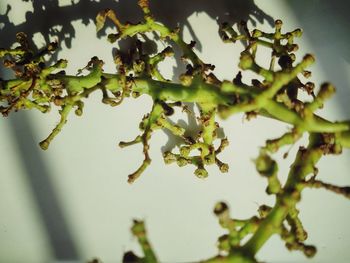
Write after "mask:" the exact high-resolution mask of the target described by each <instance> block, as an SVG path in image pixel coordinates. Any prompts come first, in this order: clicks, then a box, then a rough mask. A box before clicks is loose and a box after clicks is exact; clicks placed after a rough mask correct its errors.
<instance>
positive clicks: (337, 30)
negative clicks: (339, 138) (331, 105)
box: [286, 0, 350, 118]
mask: <svg viewBox="0 0 350 263" xmlns="http://www.w3.org/2000/svg"><path fill="white" fill-rule="evenodd" d="M286 3H287V4H288V5H289V6H290V8H291V9H292V10H293V11H294V13H295V16H296V17H297V19H298V21H299V22H300V24H301V25H302V28H303V30H304V32H306V35H307V38H308V40H309V41H310V42H311V45H312V48H313V49H314V50H315V52H316V54H317V56H316V59H317V60H319V61H321V62H320V63H318V64H319V65H320V66H321V68H323V70H324V72H325V74H326V76H325V79H329V80H330V81H331V82H333V83H335V82H336V83H335V84H336V86H337V87H338V89H337V95H336V96H337V100H338V101H339V104H340V106H341V109H342V111H343V112H342V114H343V116H342V117H344V118H347V117H348V116H349V115H350V107H349V101H350V83H349V81H348V79H349V78H348V72H347V70H346V68H344V61H346V62H347V63H348V64H349V63H350V48H349V46H350V45H349V43H350V34H349V33H348V32H349V28H350V19H349V15H350V3H349V1H346V0H341V1H336V2H331V1H322V0H309V1H302V0H297V1H286ZM316 62H317V61H316ZM329 74H331V75H332V77H331V78H330V77H328V75H329Z"/></svg>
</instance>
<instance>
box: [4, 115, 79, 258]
mask: <svg viewBox="0 0 350 263" xmlns="http://www.w3.org/2000/svg"><path fill="white" fill-rule="evenodd" d="M2 121H4V120H2ZM8 121H9V124H10V127H11V129H12V132H13V134H14V135H15V138H16V143H17V148H18V150H19V151H18V152H19V153H20V156H18V158H19V159H21V160H22V163H23V166H24V168H25V171H26V175H27V178H26V181H27V182H28V184H29V187H30V188H31V189H32V194H33V199H34V200H35V202H36V206H37V208H38V211H39V213H40V215H41V220H42V222H43V224H44V230H45V231H46V233H47V236H48V240H49V241H50V245H51V250H52V252H53V256H54V257H55V259H56V260H59V261H61V260H62V261H64V260H76V259H78V258H79V257H78V254H77V249H76V246H75V244H74V242H73V238H72V236H71V231H70V230H69V227H68V224H67V222H66V219H65V216H64V213H63V209H62V207H61V204H60V201H59V200H58V196H57V194H56V191H55V187H54V186H53V182H52V181H51V177H50V168H49V167H47V165H46V164H45V162H44V159H43V156H42V152H41V150H40V148H39V147H38V143H37V138H36V136H35V134H34V133H33V128H32V126H31V123H30V118H28V117H26V116H25V114H23V113H21V114H17V115H16V116H12V117H11V118H9V119H8Z"/></svg>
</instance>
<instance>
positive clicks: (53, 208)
mask: <svg viewBox="0 0 350 263" xmlns="http://www.w3.org/2000/svg"><path fill="white" fill-rule="evenodd" d="M22 1H25V2H28V1H30V2H32V5H33V11H25V10H24V12H26V13H25V18H26V22H24V23H21V24H18V25H16V24H14V23H13V22H12V21H11V15H12V14H13V12H21V10H14V9H13V8H12V7H11V5H8V6H7V9H6V12H5V14H2V15H0V25H1V27H2V28H1V31H0V32H1V38H0V46H1V47H3V48H7V47H10V46H11V44H12V43H13V41H14V39H15V34H16V33H17V32H25V33H26V34H27V35H28V38H29V39H31V38H33V36H34V35H35V34H36V33H40V34H41V35H42V36H43V38H44V40H45V42H46V44H47V43H49V42H50V41H53V40H54V39H57V40H58V42H59V46H62V44H63V43H64V44H65V45H66V47H68V48H71V46H72V40H73V39H74V38H75V34H76V29H75V28H74V26H73V22H74V21H77V20H81V21H82V23H83V24H85V25H88V24H90V23H94V21H95V17H96V14H97V12H98V11H100V10H103V9H105V8H111V9H114V10H116V12H117V14H118V16H119V17H120V18H121V20H122V21H127V20H130V21H132V22H137V21H138V20H139V19H140V18H141V16H142V14H141V11H140V9H139V8H138V7H137V1H136V0H122V1H118V2H116V1H113V0H100V1H95V0H80V1H73V0H72V4H71V5H69V6H63V7H60V6H59V2H58V0H22ZM218 2H221V3H220V4H218ZM151 8H152V10H153V11H152V12H153V13H154V15H155V17H156V18H157V19H159V21H161V22H163V23H165V24H167V25H169V26H170V27H176V26H179V27H180V30H183V29H184V27H187V28H188V29H189V31H190V34H191V37H192V38H193V39H194V40H196V41H197V46H196V47H197V48H198V49H199V50H201V44H200V43H199V41H198V38H197V37H196V34H195V32H194V31H193V30H192V28H191V26H190V24H189V22H188V18H189V17H190V16H191V15H192V14H194V13H198V12H205V13H206V14H208V15H209V16H210V17H211V18H213V19H215V20H216V21H217V22H218V23H220V22H222V21H225V22H228V23H230V24H231V25H234V24H236V23H238V22H240V21H241V20H246V21H251V22H252V23H253V24H256V23H262V22H264V21H267V22H268V23H270V24H272V23H273V19H272V17H270V16H269V15H267V14H266V13H264V12H263V11H262V10H261V9H259V8H258V7H257V6H256V5H255V3H254V1H253V0H221V1H215V2H213V1H211V0H201V1H187V0H186V1H185V0H179V1H164V0H153V1H151ZM109 26H111V24H109ZM103 35H105V31H103V32H102V33H101V34H99V37H101V36H103ZM3 36H6V37H3ZM11 36H12V37H11ZM92 37H94V36H92ZM39 48H40V47H39ZM128 48H130V46H128V45H124V49H125V50H127V49H128ZM58 54H59V50H58V52H56V55H55V56H54V57H53V60H55V59H56V58H57V55H58ZM91 55H92V56H93V55H94V54H91ZM0 70H1V69H0ZM1 72H2V74H1V75H2V77H4V75H7V74H6V73H7V72H6V71H5V70H1ZM5 72H6V73H5ZM4 73H5V74H4ZM2 121H5V120H2ZM7 122H8V123H9V124H10V127H11V129H12V131H13V134H14V136H15V138H16V142H17V144H18V148H19V152H20V154H21V156H19V158H21V161H22V163H23V165H24V167H25V169H26V174H27V176H28V183H29V187H31V190H32V193H33V196H34V199H35V201H36V205H37V207H38V211H39V212H40V215H41V218H42V222H43V223H44V226H45V229H46V233H47V235H48V237H49V240H50V242H51V247H52V251H53V252H54V257H55V259H57V260H76V259H78V258H79V256H78V254H77V249H76V244H75V243H74V240H73V238H72V236H71V231H70V229H69V227H68V224H67V222H66V220H65V216H64V213H63V210H62V208H61V204H60V200H59V199H58V196H57V194H56V192H55V190H54V187H53V185H52V182H51V180H50V168H49V167H47V166H46V164H45V162H44V161H43V157H42V152H41V151H40V149H39V147H38V146H37V142H36V136H35V134H34V130H33V127H31V123H30V121H29V119H28V118H27V117H26V116H25V115H23V114H19V115H17V116H10V117H9V118H8V120H7ZM181 124H185V122H184V121H183V123H181ZM186 125H193V127H194V128H193V129H195V130H196V129H198V126H197V124H196V120H195V119H190V118H188V124H186ZM168 136H169V142H168V143H167V145H166V146H165V148H166V149H167V150H169V147H170V148H171V147H174V146H175V145H176V144H177V142H174V141H172V140H174V137H173V136H171V135H170V134H168Z"/></svg>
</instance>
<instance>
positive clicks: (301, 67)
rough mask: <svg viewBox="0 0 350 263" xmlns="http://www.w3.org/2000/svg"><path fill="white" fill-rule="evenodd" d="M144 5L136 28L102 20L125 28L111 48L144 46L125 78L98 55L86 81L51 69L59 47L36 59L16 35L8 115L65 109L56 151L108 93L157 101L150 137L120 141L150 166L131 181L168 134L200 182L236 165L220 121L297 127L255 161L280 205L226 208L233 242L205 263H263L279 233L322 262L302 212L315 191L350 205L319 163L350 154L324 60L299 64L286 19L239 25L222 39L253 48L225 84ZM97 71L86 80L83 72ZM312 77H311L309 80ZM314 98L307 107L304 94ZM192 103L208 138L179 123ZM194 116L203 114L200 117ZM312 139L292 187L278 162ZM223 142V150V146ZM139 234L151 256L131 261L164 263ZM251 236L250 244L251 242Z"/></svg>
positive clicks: (102, 16)
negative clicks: (266, 58) (91, 101)
mask: <svg viewBox="0 0 350 263" xmlns="http://www.w3.org/2000/svg"><path fill="white" fill-rule="evenodd" d="M138 4H139V6H140V8H141V9H142V11H143V13H144V20H143V21H141V22H139V23H136V24H132V23H122V22H121V21H120V20H119V19H118V16H117V14H116V13H115V12H114V11H112V10H110V9H108V10H104V11H102V12H100V13H99V14H98V15H97V17H96V25H97V31H99V30H101V29H102V28H103V27H104V24H105V22H106V20H107V19H109V20H110V21H112V22H113V23H114V25H115V27H116V30H117V31H116V33H114V34H109V35H108V40H109V41H110V42H111V43H115V42H117V41H119V40H122V39H126V38H136V39H137V40H136V43H137V45H136V49H134V50H132V51H131V52H129V54H128V55H125V54H122V53H121V52H119V51H118V49H117V51H116V52H115V54H114V62H115V65H116V72H115V73H106V72H104V70H103V64H104V63H103V61H101V60H100V59H98V58H97V57H93V58H92V59H91V60H90V61H89V62H88V64H87V66H86V67H84V68H83V69H81V70H79V72H78V74H77V75H68V74H66V72H65V71H64V68H65V67H66V66H67V63H68V62H67V61H66V60H59V61H57V62H56V63H54V64H52V65H48V63H47V62H46V60H45V56H46V55H49V54H52V53H53V52H54V51H55V49H56V48H57V43H50V44H49V45H47V46H46V47H44V48H42V49H40V50H38V51H34V50H35V48H34V47H31V46H30V44H29V41H28V39H27V37H26V35H25V33H23V32H21V33H18V34H17V35H16V38H17V43H18V44H17V46H15V47H14V48H12V49H0V58H2V60H3V65H4V66H5V67H6V68H9V69H11V70H13V73H14V77H13V78H12V79H7V80H1V82H0V103H1V104H0V111H1V113H2V115H3V116H7V115H8V114H9V113H10V112H12V111H18V110H22V109H32V108H35V109H37V110H39V111H41V112H43V113H46V112H48V111H50V110H51V109H52V108H54V107H55V108H56V107H58V108H59V114H60V120H59V122H58V124H57V126H56V127H55V128H54V129H53V131H52V132H51V134H50V135H49V136H48V137H47V138H46V139H44V140H43V141H42V142H40V147H41V148H42V149H44V150H45V149H47V148H48V147H49V145H50V143H51V142H52V140H53V139H54V137H55V136H56V135H57V134H58V133H59V132H60V131H61V129H62V128H63V126H64V125H65V124H66V122H67V117H68V115H69V114H70V113H71V112H72V111H74V112H75V114H76V115H78V116H80V115H82V114H83V108H84V100H85V99H86V98H88V96H89V95H90V94H91V93H93V92H95V91H97V90H100V91H101V92H102V102H103V103H105V104H108V105H110V106H112V107H115V106H118V105H119V104H120V103H122V102H123V101H124V99H126V98H129V97H131V98H137V97H139V96H141V95H148V96H150V97H151V98H152V101H153V106H152V109H151V111H150V112H149V113H148V114H146V115H145V116H144V117H143V119H142V120H141V122H140V125H139V127H140V130H141V134H140V135H138V136H136V138H135V139H133V140H132V141H129V142H120V144H119V145H120V146H121V147H126V146H130V145H134V144H138V143H140V144H142V146H143V153H144V160H143V162H142V163H141V165H140V166H139V167H138V168H137V170H136V171H135V172H134V173H132V174H130V175H129V178H128V182H129V183H133V182H134V181H135V180H136V179H137V178H138V177H139V176H140V175H141V174H142V172H144V170H145V169H146V168H147V166H149V165H150V163H151V158H150V156H149V147H150V145H149V140H150V138H151V136H152V134H153V133H154V132H155V131H156V130H159V129H166V130H168V131H169V132H171V133H172V134H174V136H178V137H180V138H181V139H182V144H181V145H180V146H179V148H178V149H177V151H175V152H170V151H169V152H164V153H163V157H164V161H165V162H166V163H169V164H170V163H176V164H177V165H178V166H184V165H193V166H195V169H194V174H195V175H196V176H197V177H199V178H205V177H207V176H208V172H207V170H206V167H207V166H208V165H213V164H215V165H217V166H218V168H219V170H220V171H221V172H227V171H228V169H229V167H228V165H227V164H226V163H224V162H222V161H221V160H220V159H219V157H218V156H219V154H220V153H221V152H222V151H223V150H224V149H225V147H226V146H227V145H228V139H227V138H222V139H219V138H218V136H217V134H218V129H219V124H218V122H217V119H218V117H219V118H228V117H230V116H232V115H234V114H241V113H243V114H245V115H246V117H247V118H248V119H250V118H252V117H254V116H256V115H261V116H265V117H268V118H272V119H275V120H277V121H282V122H285V123H287V124H290V129H289V130H288V131H286V133H285V134H283V135H281V136H280V137H279V138H274V139H269V140H267V141H266V144H265V145H264V146H263V147H261V149H260V151H259V155H258V157H257V158H256V160H255V165H256V169H257V171H258V172H259V174H260V175H261V176H263V177H265V178H266V179H267V182H268V184H267V188H266V192H267V194H269V195H274V196H275V203H274V205H273V206H272V207H270V206H267V205H261V206H260V207H259V209H258V213H257V215H255V216H253V217H251V218H248V219H246V220H238V219H233V218H231V216H230V212H229V208H228V206H227V204H225V203H223V202H220V203H218V204H217V205H216V206H215V208H214V213H215V215H216V216H217V217H218V220H219V223H220V225H221V226H222V227H223V228H224V229H226V230H227V234H225V235H223V236H221V237H219V239H218V251H219V252H218V255H217V256H214V257H213V258H210V259H207V260H206V261H205V262H256V261H257V259H256V257H255V255H256V254H257V252H258V251H259V250H260V248H261V247H262V246H263V245H264V244H265V242H266V241H267V240H268V239H269V238H270V237H271V236H272V235H274V234H278V235H280V237H281V238H282V239H283V240H284V242H285V244H286V247H287V248H288V249H290V250H300V251H302V252H303V253H304V254H305V255H306V256H307V257H312V256H313V255H314V254H315V252H316V248H315V247H314V246H312V245H308V244H305V243H304V242H305V241H306V239H307V232H306V230H305V229H304V228H303V225H302V223H301V221H300V219H299V216H298V214H299V211H298V209H297V204H298V202H299V201H300V198H301V192H302V191H303V189H305V188H325V189H327V190H330V191H333V192H335V193H338V194H341V195H344V196H345V197H347V198H349V197H350V188H349V187H339V186H335V185H331V184H328V183H325V182H322V181H320V180H318V179H317V171H318V170H317V168H316V164H317V162H318V160H319V159H320V158H321V157H322V156H323V155H328V154H340V153H341V152H342V149H343V148H344V147H350V122H349V121H342V122H332V121H329V120H326V119H324V118H322V117H320V116H319V115H317V114H316V113H315V112H316V111H317V110H318V109H320V108H322V107H323V105H324V102H325V100H327V99H328V98H329V97H331V95H332V94H333V93H334V91H335V88H334V87H333V85H331V84H329V83H324V84H322V85H321V86H320V88H319V89H317V88H315V85H314V84H313V83H312V82H306V83H303V82H302V80H301V79H304V78H309V77H310V76H311V72H310V71H308V70H307V68H308V67H309V66H310V65H311V64H312V63H313V62H314V60H315V59H314V57H313V56H312V55H309V54H308V55H305V56H304V57H303V58H302V59H301V61H300V62H297V61H298V60H297V58H296V54H295V52H296V51H297V49H298V45H297V44H295V43H294V40H295V39H296V38H298V37H300V36H301V34H302V31H301V30H300V29H296V30H294V31H292V32H286V33H283V32H282V21H281V20H276V21H275V28H274V31H273V32H271V33H266V32H262V31H260V30H258V29H254V30H253V31H250V30H249V29H248V27H247V25H246V23H244V22H242V23H241V24H240V25H239V29H240V30H239V32H237V30H235V29H234V28H233V27H231V26H229V25H228V24H222V25H221V26H220V29H219V32H220V36H221V38H222V40H223V41H224V42H227V43H235V42H237V41H240V42H243V43H244V45H245V49H244V50H243V51H242V52H241V56H240V58H239V68H240V69H241V71H240V72H238V74H237V75H236V77H235V78H234V79H233V80H232V81H229V80H220V79H219V78H217V77H216V76H215V74H214V73H213V70H214V67H215V66H214V65H211V64H208V63H205V62H203V61H202V60H201V59H200V58H199V57H198V55H197V54H196V52H195V51H194V46H195V44H196V43H195V42H193V41H192V42H190V43H186V42H185V41H184V40H183V39H182V37H181V35H180V34H179V30H178V29H177V28H175V29H170V28H168V27H167V26H165V25H163V24H161V23H159V22H157V21H156V20H155V18H154V17H153V16H152V13H151V11H150V8H149V3H148V1H147V0H139V1H138ZM149 32H151V33H153V34H154V35H155V36H156V37H155V38H154V40H153V41H164V42H166V43H168V44H169V45H168V46H167V47H166V48H165V49H164V50H162V51H160V52H159V53H152V54H149V53H147V52H146V51H145V49H144V44H145V41H146V39H147V41H149V39H148V38H147V37H145V34H146V33H149ZM261 46H263V47H265V48H268V49H270V50H271V60H270V63H269V64H270V65H269V67H268V68H264V67H263V66H261V65H259V64H258V62H257V61H256V54H257V52H258V51H259V47H261ZM174 47H176V48H179V49H180V50H181V52H182V55H181V60H182V61H183V63H185V65H186V70H185V72H183V73H182V74H181V75H180V76H179V79H178V81H171V80H168V79H166V78H165V77H164V76H163V75H162V74H161V72H160V70H159V67H158V66H159V63H161V62H162V61H164V60H166V59H167V58H168V57H173V56H174V51H173V50H174ZM245 71H251V72H253V73H255V74H256V76H257V79H253V80H252V81H251V83H250V84H247V83H244V82H243V81H242V74H244V72H245ZM84 72H87V73H86V74H83V73H84ZM300 76H303V78H300ZM302 93H303V94H304V95H305V94H307V96H308V98H307V99H301V94H302ZM185 103H195V104H196V105H197V106H198V108H199V109H200V113H199V116H197V119H198V121H199V123H200V126H201V129H200V131H199V132H198V133H197V134H195V135H192V136H189V135H188V132H187V130H186V128H184V127H181V126H179V125H176V124H174V123H173V122H172V121H171V120H170V119H169V116H170V115H172V114H173V113H174V111H175V109H176V108H180V109H181V108H182V110H183V111H184V112H188V108H187V107H186V106H185ZM191 114H194V113H191ZM304 134H308V136H309V140H308V145H307V146H305V147H300V148H299V150H298V152H297V155H296V157H295V161H294V163H293V164H292V166H291V169H290V171H289V174H288V179H287V181H286V183H285V184H284V185H282V183H281V182H280V180H279V178H278V164H277V162H276V161H275V160H274V159H273V157H272V154H273V153H276V152H277V151H278V150H279V149H280V148H281V147H282V146H285V145H293V144H295V143H296V142H297V141H298V140H299V139H300V138H301V137H302V136H303V135H304ZM217 140H220V142H219V143H218V145H219V146H218V147H215V146H214V143H215V142H217ZM132 233H133V234H134V235H135V236H136V237H137V239H138V241H139V243H140V245H141V247H142V249H143V252H144V256H143V257H138V256H136V255H135V254H134V253H132V252H128V253H126V254H125V256H124V262H130V261H132V262H157V257H156V255H155V253H154V252H153V250H152V247H151V245H150V243H149V241H148V239H147V235H146V230H145V226H144V223H143V222H142V221H134V225H133V227H132ZM247 236H250V237H249V238H248V239H247V238H246V237H247Z"/></svg>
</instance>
